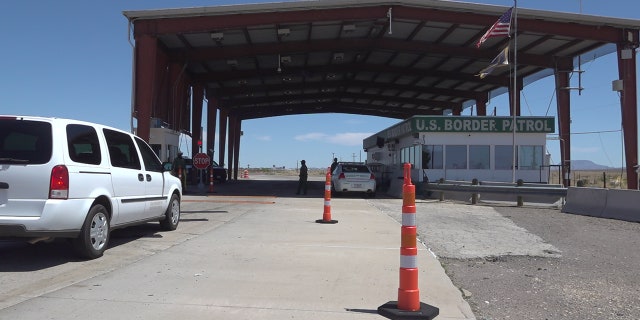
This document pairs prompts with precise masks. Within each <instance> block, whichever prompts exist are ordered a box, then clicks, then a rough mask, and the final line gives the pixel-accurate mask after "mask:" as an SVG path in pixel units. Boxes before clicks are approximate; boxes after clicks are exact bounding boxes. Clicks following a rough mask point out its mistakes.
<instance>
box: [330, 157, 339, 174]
mask: <svg viewBox="0 0 640 320" xmlns="http://www.w3.org/2000/svg"><path fill="white" fill-rule="evenodd" d="M337 166H338V158H333V163H331V174H333V170H335V169H336V167H337Z"/></svg>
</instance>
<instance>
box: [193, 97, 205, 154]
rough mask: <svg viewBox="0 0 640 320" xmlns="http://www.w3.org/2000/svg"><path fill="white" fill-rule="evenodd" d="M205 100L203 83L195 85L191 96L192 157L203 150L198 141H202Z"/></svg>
mask: <svg viewBox="0 0 640 320" xmlns="http://www.w3.org/2000/svg"><path fill="white" fill-rule="evenodd" d="M203 101H204V88H203V87H202V85H195V86H193V96H192V98H191V108H192V111H191V112H192V113H191V133H192V134H193V136H192V137H191V150H192V151H191V153H193V155H192V156H191V159H193V156H194V155H195V154H196V153H199V152H201V150H200V148H199V146H198V141H199V140H200V141H202V140H201V139H202V104H203Z"/></svg>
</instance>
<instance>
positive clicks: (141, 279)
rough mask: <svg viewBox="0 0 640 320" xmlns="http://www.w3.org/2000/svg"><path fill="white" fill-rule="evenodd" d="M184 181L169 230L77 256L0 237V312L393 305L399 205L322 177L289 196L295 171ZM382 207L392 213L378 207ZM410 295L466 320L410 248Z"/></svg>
mask: <svg viewBox="0 0 640 320" xmlns="http://www.w3.org/2000/svg"><path fill="white" fill-rule="evenodd" d="M273 178H274V177H250V178H249V179H248V180H245V179H241V180H240V181H233V182H228V183H225V184H219V185H216V186H214V190H215V191H216V193H213V194H209V195H207V194H206V193H201V191H202V189H201V190H198V188H197V187H194V188H192V190H191V192H190V193H189V194H188V195H186V196H185V197H184V199H183V202H182V219H181V222H180V225H179V227H178V230H176V231H173V232H160V231H158V225H157V223H149V224H146V225H143V226H138V227H131V228H128V229H123V230H117V231H114V232H113V233H112V239H111V245H110V248H109V249H108V250H107V251H106V253H105V256H104V257H102V258H99V259H96V260H92V261H81V260H78V259H76V258H75V257H74V256H73V255H72V254H71V253H70V250H69V249H70V247H69V246H68V244H67V243H66V242H65V241H55V242H53V243H38V244H36V245H27V244H23V243H18V242H10V241H2V242H0V319H23V320H29V319H87V318H91V319H283V318H289V319H328V318H330V319H380V318H382V317H381V316H379V315H378V314H377V312H376V309H377V307H378V306H380V305H382V304H384V303H386V302H388V301H391V300H397V289H398V275H399V246H400V224H399V223H398V222H397V220H395V219H393V218H392V217H390V216H393V215H397V214H400V213H401V205H402V203H401V200H398V199H373V200H371V199H367V198H360V197H349V198H348V197H341V198H337V199H332V202H331V205H332V218H333V219H335V220H338V221H339V222H338V223H337V224H319V223H316V222H315V220H317V219H321V218H322V214H323V203H324V200H323V192H324V177H319V178H315V179H313V180H314V181H312V182H311V183H310V189H309V194H308V195H306V196H296V195H295V188H296V183H297V181H296V180H295V179H296V177H281V178H278V179H280V180H276V181H273V180H272V181H266V180H264V179H273ZM389 212H395V213H393V214H389ZM418 263H419V270H420V280H419V285H420V297H421V299H420V300H421V302H424V303H427V304H430V305H433V306H436V307H438V308H440V315H439V316H438V317H437V319H474V315H473V314H472V312H471V309H470V307H469V305H468V304H467V302H466V301H465V300H464V299H463V298H462V295H461V292H460V291H459V290H458V289H457V288H456V287H455V286H454V285H453V284H452V282H451V280H450V279H449V278H448V277H447V275H446V274H445V272H444V270H443V268H442V267H441V265H440V263H439V262H438V260H437V259H436V258H435V256H434V255H433V254H432V253H431V252H430V251H429V250H427V249H426V247H422V248H421V249H420V251H419V255H418Z"/></svg>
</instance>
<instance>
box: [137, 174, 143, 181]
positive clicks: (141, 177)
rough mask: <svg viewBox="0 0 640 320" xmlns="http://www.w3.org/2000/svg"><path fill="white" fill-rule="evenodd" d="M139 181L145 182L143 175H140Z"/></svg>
mask: <svg viewBox="0 0 640 320" xmlns="http://www.w3.org/2000/svg"><path fill="white" fill-rule="evenodd" d="M138 180H139V181H144V175H142V173H138Z"/></svg>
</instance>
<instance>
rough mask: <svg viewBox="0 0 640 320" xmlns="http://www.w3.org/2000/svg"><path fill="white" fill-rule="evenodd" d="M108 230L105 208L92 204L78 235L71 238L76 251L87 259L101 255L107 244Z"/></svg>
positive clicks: (107, 217) (107, 216)
mask: <svg viewBox="0 0 640 320" xmlns="http://www.w3.org/2000/svg"><path fill="white" fill-rule="evenodd" d="M110 231H111V230H110V225H109V215H108V212H107V209H106V208H105V207H104V206H103V205H101V204H96V205H94V206H92V207H91V210H89V214H87V217H86V218H85V221H84V224H83V226H82V230H80V235H79V236H78V237H77V238H75V239H74V240H73V246H74V249H75V250H76V253H77V254H78V255H80V256H81V257H83V258H89V259H95V258H99V257H101V256H102V254H103V253H104V251H105V250H106V249H107V245H108V244H109V232H110Z"/></svg>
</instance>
